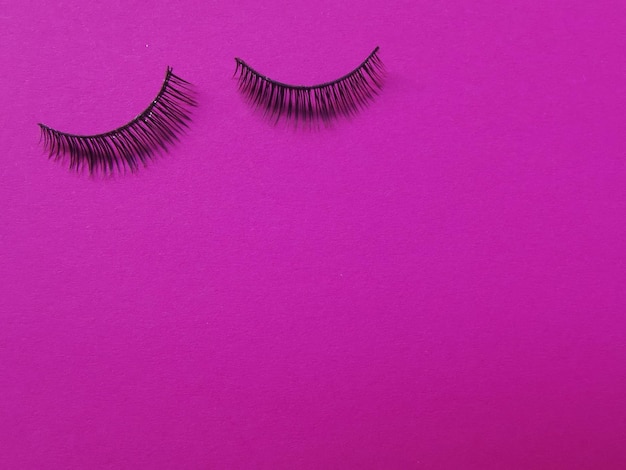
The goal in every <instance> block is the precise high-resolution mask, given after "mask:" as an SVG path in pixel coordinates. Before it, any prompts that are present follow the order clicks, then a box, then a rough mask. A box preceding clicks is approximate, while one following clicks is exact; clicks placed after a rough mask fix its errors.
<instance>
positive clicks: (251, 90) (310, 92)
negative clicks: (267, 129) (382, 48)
mask: <svg viewBox="0 0 626 470" xmlns="http://www.w3.org/2000/svg"><path fill="white" fill-rule="evenodd" d="M378 50H379V48H378V47H376V49H374V51H373V52H372V53H371V54H370V55H369V56H368V57H367V58H366V59H365V60H364V61H363V62H362V63H361V65H359V66H358V67H357V68H356V69H354V70H353V71H352V72H350V73H348V74H346V75H344V76H343V77H341V78H338V79H337V80H334V81H332V82H327V83H322V84H320V85H313V86H295V85H288V84H285V83H280V82H277V81H276V80H272V79H271V78H269V77H266V76H265V75H262V74H260V73H259V72H257V71H256V70H254V69H253V68H252V67H250V66H249V65H248V64H246V63H245V62H244V61H243V60H241V59H239V58H235V61H236V63H237V68H236V69H235V74H234V75H235V76H237V74H238V73H239V76H238V77H237V79H238V82H239V90H240V91H241V92H242V93H243V94H244V96H246V98H247V99H248V100H249V101H250V102H251V103H252V104H253V105H254V106H255V107H261V108H262V109H263V114H264V115H265V116H267V117H269V118H270V119H274V120H275V122H276V123H277V122H278V121H279V120H280V119H281V118H282V117H285V118H286V119H288V120H289V119H294V120H295V121H296V123H297V121H298V120H302V121H305V122H306V121H308V122H309V123H310V122H313V121H317V120H320V119H321V120H322V121H323V122H324V123H326V124H328V123H330V121H331V120H333V119H335V118H337V117H338V116H348V117H349V116H352V115H354V114H355V113H356V112H357V111H359V109H361V108H363V107H365V106H366V105H367V103H368V102H369V101H370V100H372V99H373V98H374V96H375V95H377V94H378V91H379V90H380V89H381V88H382V85H383V79H384V65H383V63H382V61H381V60H380V58H379V57H378Z"/></svg>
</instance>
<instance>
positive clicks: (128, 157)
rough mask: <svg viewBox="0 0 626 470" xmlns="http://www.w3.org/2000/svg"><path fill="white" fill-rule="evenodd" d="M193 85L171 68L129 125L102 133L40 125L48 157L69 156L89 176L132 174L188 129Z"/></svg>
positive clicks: (77, 169) (192, 105)
mask: <svg viewBox="0 0 626 470" xmlns="http://www.w3.org/2000/svg"><path fill="white" fill-rule="evenodd" d="M192 87H193V86H192V85H191V83H189V82H187V81H186V80H183V79H182V78H180V77H179V76H177V75H175V74H174V73H173V72H172V68H171V67H168V68H167V72H166V74H165V80H164V82H163V86H162V87H161V90H160V91H159V93H158V95H157V96H156V98H155V99H154V100H153V101H152V103H150V105H149V106H148V107H147V108H146V110H145V111H143V112H142V113H141V114H139V115H138V116H137V117H136V118H135V119H133V120H132V121H130V122H129V123H127V124H125V125H123V126H121V127H119V128H117V129H115V130H112V131H110V132H106V133H103V134H97V135H75V134H68V133H65V132H60V131H57V130H55V129H52V128H50V127H48V126H46V125H44V124H41V123H40V124H39V127H40V128H41V134H42V138H43V141H44V147H45V148H46V149H47V152H48V156H49V157H50V158H53V159H54V160H55V161H58V160H62V159H64V158H65V156H69V162H70V169H73V170H76V171H80V170H81V169H82V168H83V167H85V166H86V167H87V168H88V170H89V173H90V174H94V173H97V172H102V173H113V172H114V171H115V170H118V171H119V170H121V169H126V168H128V169H129V170H130V171H131V172H134V171H136V170H137V169H138V167H139V163H142V164H143V165H144V166H145V165H146V164H147V162H148V160H152V159H154V157H155V156H156V154H157V153H158V152H159V151H160V150H163V151H167V150H168V147H169V145H170V144H173V143H174V142H175V141H177V140H178V136H179V135H180V134H181V133H183V132H184V130H185V129H186V128H187V127H188V122H189V121H190V119H191V109H190V108H192V107H195V106H197V103H196V100H195V93H194V91H193V88H192Z"/></svg>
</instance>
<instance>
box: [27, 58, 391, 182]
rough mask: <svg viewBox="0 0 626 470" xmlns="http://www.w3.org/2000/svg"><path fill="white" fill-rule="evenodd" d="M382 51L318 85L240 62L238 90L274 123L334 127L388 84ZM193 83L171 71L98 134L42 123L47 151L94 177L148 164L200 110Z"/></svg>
mask: <svg viewBox="0 0 626 470" xmlns="http://www.w3.org/2000/svg"><path fill="white" fill-rule="evenodd" d="M378 50H379V48H378V47H376V48H375V49H374V51H373V52H372V53H371V54H370V55H369V56H368V57H367V58H366V59H365V60H364V61H363V62H362V63H361V64H360V65H359V66H358V67H357V68H355V69H354V70H352V71H351V72H350V73H348V74H346V75H344V76H343V77H341V78H338V79H337V80H333V81H332V82H327V83H322V84H319V85H313V86H297V85H288V84H286V83H281V82H278V81H276V80H272V79H271V78H269V77H266V76H264V75H262V74H260V73H259V72H257V71H256V70H254V69H253V68H252V67H250V66H249V65H248V64H246V63H245V62H244V61H243V60H241V59H238V58H236V59H235V61H236V63H237V67H236V69H235V76H237V78H238V86H239V90H240V91H241V92H242V93H243V95H244V96H245V97H246V98H247V99H248V101H249V102H250V103H251V104H252V105H253V106H254V107H257V108H260V109H262V111H263V114H264V115H265V116H266V117H268V118H269V119H271V120H273V121H275V122H278V121H279V120H281V119H286V120H291V121H294V122H296V123H297V122H298V121H300V122H305V123H313V122H319V121H322V122H324V123H325V124H329V123H330V122H331V121H332V120H334V119H336V118H338V117H340V116H347V117H349V116H352V115H354V114H355V113H356V112H358V111H359V110H360V109H361V108H363V107H365V106H366V105H367V103H368V101H370V100H371V99H373V98H374V96H375V95H376V94H377V93H378V91H379V90H380V89H381V87H382V84H383V78H384V67H383V64H382V62H381V60H380V58H379V57H378ZM197 104H198V103H197V101H196V98H195V92H194V89H193V86H192V84H191V83H189V82H188V81H186V80H183V79H182V78H181V77H179V76H177V75H175V74H174V72H173V71H172V68H171V67H168V68H167V72H166V74H165V80H164V82H163V86H162V87H161V90H160V91H159V93H158V94H157V96H156V98H155V99H154V100H153V101H152V103H150V105H149V106H148V107H147V108H146V110H145V111H143V112H142V113H141V114H139V115H138V116H137V117H136V118H135V119H133V120H132V121H130V122H129V123H127V124H124V125H123V126H121V127H119V128H117V129H115V130H112V131H109V132H105V133H102V134H97V135H75V134H68V133H66V132H61V131H58V130H55V129H52V128H50V127H48V126H46V125H44V124H39V127H40V128H41V133H42V139H43V143H44V147H45V149H46V151H47V153H48V156H49V157H50V158H52V159H54V160H55V161H60V160H65V159H69V167H70V169H72V170H76V171H81V170H83V169H86V170H87V171H88V172H89V173H90V174H94V173H98V172H102V173H113V172H114V171H120V170H130V171H131V172H134V171H135V170H137V169H138V168H139V166H140V165H144V166H145V165H146V164H147V163H148V162H149V161H150V160H153V159H154V158H155V157H156V155H158V154H159V153H160V152H162V151H165V152H166V151H168V149H169V147H170V146H171V145H172V144H174V143H175V142H176V141H177V140H179V137H180V135H181V134H182V133H183V132H184V131H185V129H186V128H188V125H189V123H190V121H191V111H192V109H193V108H194V107H196V106H197Z"/></svg>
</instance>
